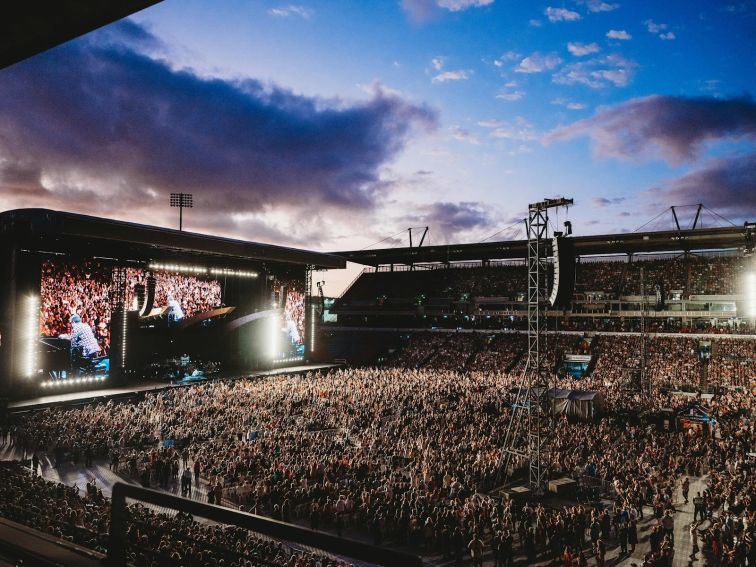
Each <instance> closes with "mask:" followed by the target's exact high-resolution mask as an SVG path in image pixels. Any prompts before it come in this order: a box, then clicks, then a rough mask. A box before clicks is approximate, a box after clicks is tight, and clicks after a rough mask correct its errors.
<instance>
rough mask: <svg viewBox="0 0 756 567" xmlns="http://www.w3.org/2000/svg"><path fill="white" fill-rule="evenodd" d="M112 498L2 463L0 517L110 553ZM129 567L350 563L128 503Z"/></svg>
mask: <svg viewBox="0 0 756 567" xmlns="http://www.w3.org/2000/svg"><path fill="white" fill-rule="evenodd" d="M110 508H111V504H110V500H109V499H108V498H106V497H105V496H103V494H102V491H101V490H100V489H99V488H97V486H96V481H95V480H94V479H92V480H91V481H88V482H87V483H86V487H77V486H66V485H64V484H62V483H55V482H51V481H48V480H45V479H43V478H42V477H40V476H36V475H35V474H30V473H29V469H28V468H26V467H24V466H21V464H20V463H19V462H18V461H6V462H2V463H0V516H2V517H4V518H8V519H9V520H13V521H15V522H19V523H21V524H24V525H27V526H30V527H33V528H35V529H38V530H40V531H42V532H45V533H47V534H49V535H52V536H54V537H57V538H61V539H64V540H67V541H71V542H73V543H76V544H78V545H82V546H84V547H88V548H90V549H94V550H96V551H99V552H102V553H106V552H107V547H108V544H109V532H110V514H111V510H110ZM126 539H127V557H128V561H129V564H130V565H137V566H157V565H176V566H178V565H186V566H193V565H196V566H205V565H226V566H228V567H232V566H233V567H252V566H258V565H265V566H266V567H309V566H311V565H314V564H315V562H316V561H317V562H319V563H318V564H319V565H322V566H323V567H346V565H347V563H345V562H343V561H340V560H337V559H333V558H330V557H326V556H322V555H320V554H315V553H311V552H306V551H302V550H299V549H295V548H293V547H291V546H288V545H285V544H283V543H282V542H277V541H273V540H270V539H268V538H265V537H262V536H259V535H257V534H254V533H251V532H248V531H247V530H244V529H241V528H237V527H234V526H225V525H220V524H211V523H208V522H203V521H201V520H195V519H194V518H192V517H191V516H190V515H188V514H185V513H182V512H176V513H169V512H159V511H156V510H154V509H151V508H149V507H147V506H144V505H140V504H130V505H129V506H128V508H127V529H126Z"/></svg>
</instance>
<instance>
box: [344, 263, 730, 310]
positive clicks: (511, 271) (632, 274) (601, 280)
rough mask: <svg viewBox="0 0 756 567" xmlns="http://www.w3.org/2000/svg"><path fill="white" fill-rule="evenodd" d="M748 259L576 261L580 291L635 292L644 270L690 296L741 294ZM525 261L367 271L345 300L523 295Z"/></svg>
mask: <svg viewBox="0 0 756 567" xmlns="http://www.w3.org/2000/svg"><path fill="white" fill-rule="evenodd" d="M743 265H744V260H743V258H742V257H739V256H696V255H692V254H691V255H688V256H687V257H686V256H684V255H678V256H675V257H670V258H659V257H654V256H650V257H644V256H637V257H635V258H634V259H633V260H632V261H629V262H628V261H626V258H624V257H623V258H622V259H621V260H616V259H611V260H609V259H600V258H599V259H593V258H583V259H580V261H578V262H577V264H576V271H575V288H576V291H579V292H604V293H605V294H606V295H607V296H608V297H609V298H613V299H616V298H618V297H619V296H621V295H637V294H638V293H639V291H640V271H641V268H642V269H643V271H644V284H645V288H646V292H647V293H654V292H655V290H656V289H657V287H658V288H659V289H660V291H661V290H663V291H664V293H665V294H669V293H670V292H672V291H678V292H681V293H682V296H683V297H688V296H690V295H731V294H734V293H738V290H739V288H740V274H741V273H742V271H743ZM526 275H527V274H526V266H525V263H524V262H522V261H518V262H514V261H513V262H506V263H503V262H500V263H489V264H487V265H482V266H481V265H477V266H469V265H454V264H452V265H449V266H447V267H444V268H437V269H421V267H420V266H418V267H417V269H415V270H407V271H389V272H387V271H375V272H365V273H363V274H362V275H361V276H360V278H359V279H358V280H357V281H356V282H355V284H354V285H353V286H352V287H351V288H350V289H349V290H348V291H347V292H346V294H345V295H344V300H345V301H350V300H366V299H370V300H375V299H376V298H416V297H420V296H422V297H425V298H435V297H445V298H451V299H454V300H459V299H460V298H462V297H465V296H466V297H468V298H472V297H502V298H508V299H510V300H517V299H518V297H519V298H520V299H523V295H524V294H525V293H526V292H527V285H526V282H527V277H526Z"/></svg>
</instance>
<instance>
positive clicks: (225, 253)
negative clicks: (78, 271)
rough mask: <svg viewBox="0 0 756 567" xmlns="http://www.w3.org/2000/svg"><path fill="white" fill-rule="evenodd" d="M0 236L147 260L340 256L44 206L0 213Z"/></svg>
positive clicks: (333, 259) (319, 260)
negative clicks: (167, 258)
mask: <svg viewBox="0 0 756 567" xmlns="http://www.w3.org/2000/svg"><path fill="white" fill-rule="evenodd" d="M0 235H2V237H3V240H8V241H11V240H12V241H15V242H17V243H18V245H20V246H23V247H30V248H31V249H33V250H35V251H48V252H62V253H69V252H71V251H76V250H77V249H78V250H81V249H82V247H84V248H85V249H86V250H87V253H89V254H103V255H108V256H113V257H118V258H122V259H123V258H126V257H128V258H130V259H134V260H151V259H156V258H159V257H160V256H161V255H162V256H165V255H166V254H168V255H171V256H184V255H194V256H201V257H214V258H218V259H223V260H235V261H256V262H283V263H288V264H294V265H301V266H308V265H309V266H312V267H313V268H315V269H339V268H344V267H345V266H346V262H345V260H344V259H343V258H341V257H339V256H335V255H332V254H324V253H320V252H311V251H308V250H300V249H297V248H287V247H284V246H275V245H272V244H261V243H259V242H249V241H245V240H236V239H233V238H223V237H219V236H210V235H207V234H197V233H193V232H186V231H179V230H175V229H170V228H161V227H157V226H149V225H144V224H137V223H131V222H124V221H117V220H112V219H104V218H100V217H92V216H87V215H80V214H75V213H66V212H61V211H51V210H48V209H17V210H13V211H6V212H4V213H0Z"/></svg>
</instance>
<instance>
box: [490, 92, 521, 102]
mask: <svg viewBox="0 0 756 567" xmlns="http://www.w3.org/2000/svg"><path fill="white" fill-rule="evenodd" d="M524 96H525V91H520V90H513V91H509V90H506V89H502V90H500V91H499V92H498V93H497V94H496V98H498V99H499V100H505V101H507V102H516V101H518V100H520V99H522V98H523V97H524Z"/></svg>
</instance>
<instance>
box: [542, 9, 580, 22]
mask: <svg viewBox="0 0 756 567" xmlns="http://www.w3.org/2000/svg"><path fill="white" fill-rule="evenodd" d="M543 13H544V14H545V15H546V17H547V18H548V19H549V21H550V22H552V23H554V22H576V21H578V20H580V19H581V18H582V16H580V14H578V13H577V12H573V11H572V10H567V9H566V8H552V7H551V6H549V7H548V8H546V9H545V10H544V11H543Z"/></svg>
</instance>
